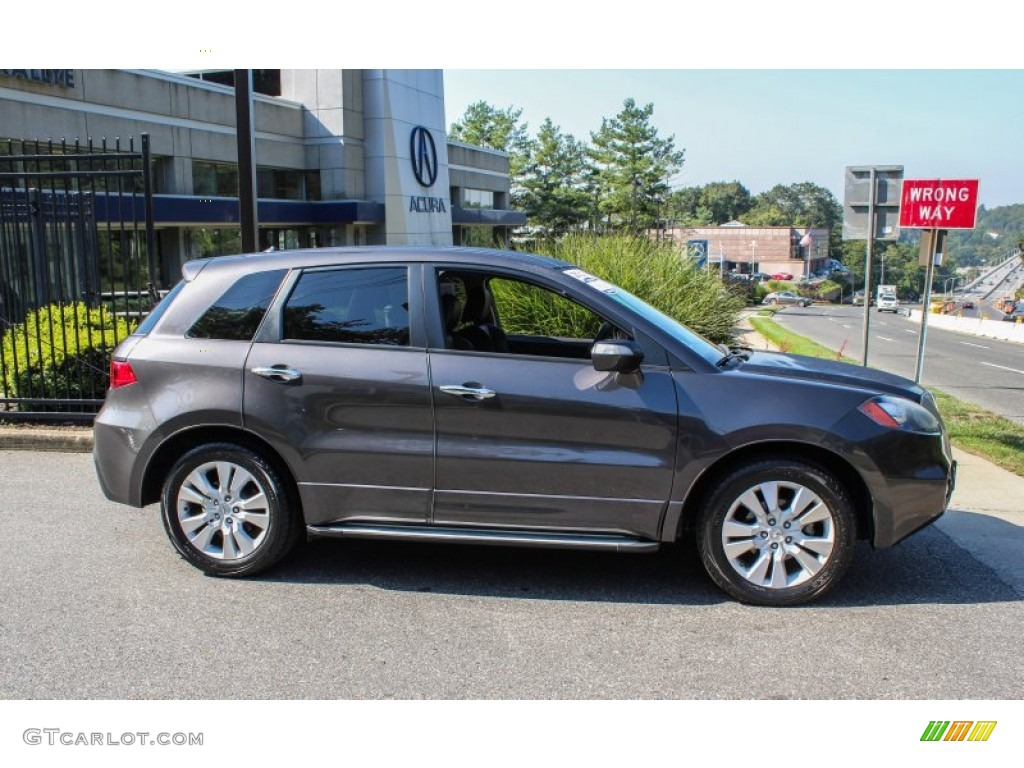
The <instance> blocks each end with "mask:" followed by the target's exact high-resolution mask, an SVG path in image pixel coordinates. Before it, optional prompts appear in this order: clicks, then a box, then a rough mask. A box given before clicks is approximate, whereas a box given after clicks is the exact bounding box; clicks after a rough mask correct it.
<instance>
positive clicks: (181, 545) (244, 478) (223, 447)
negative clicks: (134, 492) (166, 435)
mask: <svg viewBox="0 0 1024 768" xmlns="http://www.w3.org/2000/svg"><path fill="white" fill-rule="evenodd" d="M232 493H234V494H235V496H232ZM160 502H161V511H162V516H163V521H164V529H165V530H166V531H167V536H168V538H170V540H171V543H172V544H173V545H174V548H175V549H177V550H178V552H179V553H180V554H181V556H182V557H183V558H184V559H185V560H187V561H188V562H189V563H191V564H192V565H194V566H195V567H196V568H198V569H200V570H201V571H203V572H204V573H207V574H210V575H212V576H252V575H253V574H256V573H260V572H261V571H264V570H266V569H267V568H270V567H271V566H272V565H275V564H276V563H278V562H279V561H280V560H281V559H283V558H284V557H285V555H287V554H288V552H289V551H291V549H292V548H293V547H294V545H295V543H296V541H297V540H298V537H299V533H300V531H301V525H300V522H301V521H300V520H299V515H298V514H297V511H296V510H295V509H294V508H293V505H292V504H291V503H290V500H289V495H288V491H287V488H286V487H285V485H284V483H283V482H282V481H281V478H280V477H279V476H278V474H277V472H276V471H275V470H274V468H273V467H272V466H271V465H270V464H269V462H267V461H266V460H265V459H264V458H263V457H261V456H260V455H258V454H256V453H253V452H252V451H250V450H248V449H246V448H242V447H241V446H238V445H233V444H230V443H211V444H209V445H203V446H200V447H198V448H194V449H192V450H191V451H189V452H188V453H186V454H185V455H184V456H182V457H181V458H180V459H179V460H178V461H177V463H175V465H174V467H173V468H172V469H171V471H170V473H169V474H168V475H167V479H166V480H165V482H164V487H163V492H162V493H161V497H160Z"/></svg>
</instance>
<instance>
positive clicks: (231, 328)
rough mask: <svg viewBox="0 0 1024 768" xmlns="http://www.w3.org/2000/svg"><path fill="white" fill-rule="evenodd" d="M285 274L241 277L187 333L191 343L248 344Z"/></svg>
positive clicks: (273, 273)
mask: <svg viewBox="0 0 1024 768" xmlns="http://www.w3.org/2000/svg"><path fill="white" fill-rule="evenodd" d="M286 272H287V270H284V269H275V270H272V271H269V272H255V273H252V274H248V275H243V276H242V277H240V278H239V279H238V280H237V281H235V283H234V285H232V286H231V287H230V288H228V289H227V290H226V291H225V292H224V294H223V295H222V296H221V297H220V298H219V299H217V300H216V301H215V302H214V303H213V304H212V305H211V306H210V308H209V309H207V310H206V312H204V313H203V315H202V317H200V318H199V320H197V321H196V323H195V324H194V325H193V326H192V327H191V328H190V329H189V332H188V334H187V335H188V336H189V337H190V338H193V339H225V340H228V341H251V340H252V337H253V336H255V335H256V329H257V328H259V327H260V323H261V322H262V321H263V316H264V315H265V314H266V313H267V307H269V306H270V302H271V300H272V299H273V298H274V294H275V293H277V289H278V288H279V287H280V285H281V281H282V280H283V279H284V276H285V273H286Z"/></svg>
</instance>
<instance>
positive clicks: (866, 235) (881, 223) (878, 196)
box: [843, 165, 903, 365]
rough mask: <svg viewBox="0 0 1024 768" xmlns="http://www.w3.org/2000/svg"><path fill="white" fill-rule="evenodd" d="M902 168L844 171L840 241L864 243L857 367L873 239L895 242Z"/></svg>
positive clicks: (867, 313) (867, 312)
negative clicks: (844, 185)
mask: <svg viewBox="0 0 1024 768" xmlns="http://www.w3.org/2000/svg"><path fill="white" fill-rule="evenodd" d="M902 179H903V166H902V165H851V166H847V168H846V191H845V193H844V196H843V240H861V239H864V240H867V248H866V249H865V255H864V327H863V333H862V337H863V338H862V344H861V346H862V349H861V364H862V365H867V364H868V339H869V336H868V332H869V329H870V327H871V262H872V260H873V258H874V246H875V240H895V239H896V235H897V233H896V227H895V226H893V219H894V218H895V216H896V211H897V209H898V207H899V204H898V203H897V200H896V199H897V188H898V185H899V183H900V181H901V180H902Z"/></svg>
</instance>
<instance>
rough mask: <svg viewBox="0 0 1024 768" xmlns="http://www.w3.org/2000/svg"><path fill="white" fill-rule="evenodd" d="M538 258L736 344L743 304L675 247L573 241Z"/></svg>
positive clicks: (614, 238) (625, 240)
mask: <svg viewBox="0 0 1024 768" xmlns="http://www.w3.org/2000/svg"><path fill="white" fill-rule="evenodd" d="M538 252H539V253H541V254H543V255H546V256H552V257H554V258H556V259H561V260H562V261H567V262H569V263H570V264H575V265H576V266H578V267H579V268H580V269H583V270H584V271H586V272H589V273H591V274H592V275H595V276H597V277H600V278H602V279H604V280H607V281H608V282H610V283H613V284H615V285H618V286H620V287H621V288H624V289H625V290H627V291H629V292H630V293H632V294H634V295H635V296H637V297H639V298H640V299H643V300H644V301H645V302H647V303H648V304H650V305H651V306H652V307H654V308H656V309H659V310H661V311H662V312H664V313H665V314H666V315H668V316H669V317H672V318H674V319H675V320H678V321H679V322H680V323H682V324H683V325H685V326H687V327H688V328H690V329H691V330H693V331H695V332H696V333H699V334H700V335H702V336H704V337H705V338H707V339H708V340H709V341H712V342H715V343H726V344H728V343H730V342H732V341H733V340H734V338H735V335H734V334H735V327H736V323H737V320H738V317H739V311H740V309H742V307H743V304H744V302H743V300H742V299H740V298H738V297H737V296H735V295H733V294H732V293H731V292H730V291H728V290H727V289H726V288H725V287H724V286H723V285H722V282H721V279H720V277H719V275H718V272H716V271H715V270H711V269H706V268H704V267H698V266H697V264H696V262H695V261H694V260H693V259H691V258H688V257H686V256H685V255H683V254H681V253H680V250H679V248H678V246H676V245H674V244H672V243H669V242H657V241H654V240H651V239H650V238H647V237H630V236H627V235H605V236H600V237H594V236H591V235H569V236H567V237H564V238H562V239H561V240H559V241H557V242H555V243H552V244H550V245H547V246H541V247H540V248H538ZM542 309H543V308H538V307H532V308H531V310H530V311H540V310H542ZM556 319H559V320H561V321H566V320H565V319H564V318H557V317H556ZM502 322H505V318H504V317H503V318H502ZM567 322H568V321H567ZM588 330H589V329H588ZM565 335H567V336H573V337H575V338H581V337H585V336H586V334H585V333H580V334H575V333H566V334H565Z"/></svg>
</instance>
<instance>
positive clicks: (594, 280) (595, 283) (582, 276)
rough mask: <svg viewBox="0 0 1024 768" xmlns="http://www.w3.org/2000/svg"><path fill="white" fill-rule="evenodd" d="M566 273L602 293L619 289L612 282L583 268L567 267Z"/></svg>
mask: <svg viewBox="0 0 1024 768" xmlns="http://www.w3.org/2000/svg"><path fill="white" fill-rule="evenodd" d="M565 274H567V275H569V276H570V277H575V278H576V279H577V280H579V281H580V282H581V283H586V284H587V285H589V286H590V287H591V288H593V289H594V290H596V291H600V292H601V293H615V292H616V291H617V290H618V289H617V288H616V287H615V286H614V285H612V284H611V283H607V282H605V281H604V280H602V279H601V278H599V277H594V276H593V275H591V274H590V273H589V272H584V271H583V270H582V269H567V270H565Z"/></svg>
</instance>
